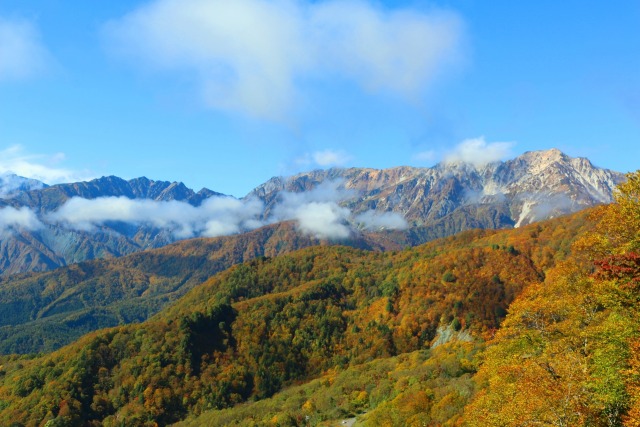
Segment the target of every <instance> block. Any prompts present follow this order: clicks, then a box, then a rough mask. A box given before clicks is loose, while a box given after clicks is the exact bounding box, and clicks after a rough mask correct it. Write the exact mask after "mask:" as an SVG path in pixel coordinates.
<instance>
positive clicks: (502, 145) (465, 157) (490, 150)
mask: <svg viewBox="0 0 640 427" xmlns="http://www.w3.org/2000/svg"><path fill="white" fill-rule="evenodd" d="M513 146H514V143H512V142H487V141H486V140H485V138H484V137H479V138H474V139H467V140H465V141H462V143H460V144H459V145H458V146H456V147H455V148H454V149H453V151H451V152H450V153H448V154H447V155H446V156H445V159H444V161H445V163H455V162H464V163H470V164H472V165H475V166H483V165H486V164H488V163H491V162H495V161H498V160H502V159H504V158H506V157H509V156H510V155H511V148H512V147H513Z"/></svg>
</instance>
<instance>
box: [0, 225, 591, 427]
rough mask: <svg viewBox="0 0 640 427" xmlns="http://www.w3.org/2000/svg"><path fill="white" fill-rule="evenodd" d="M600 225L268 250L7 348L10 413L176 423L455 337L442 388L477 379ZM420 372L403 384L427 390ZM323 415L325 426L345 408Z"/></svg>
mask: <svg viewBox="0 0 640 427" xmlns="http://www.w3.org/2000/svg"><path fill="white" fill-rule="evenodd" d="M587 228H588V227H585V215H584V214H578V215H574V216H571V217H565V218H561V219H558V220H553V221H549V222H546V223H540V224H536V225H533V226H529V227H524V228H522V229H518V230H511V231H500V232H498V231H472V232H465V233H462V234H459V235H457V236H454V237H452V238H448V239H444V240H440V241H436V242H432V243H430V244H426V245H423V246H421V247H418V248H414V249H409V248H408V249H405V250H402V251H399V252H386V253H380V252H378V253H376V252H367V251H362V250H358V249H352V248H346V247H313V248H309V249H304V250H302V251H298V252H294V253H292V254H290V255H283V256H279V257H275V258H266V257H261V258H257V259H256V260H254V261H251V262H249V263H246V264H242V265H239V266H236V267H233V268H231V269H230V270H228V271H226V272H224V273H221V274H219V275H216V276H214V277H213V278H211V279H210V280H208V281H207V282H206V283H204V284H203V285H201V286H197V287H195V288H194V289H193V290H192V291H190V292H189V293H188V294H187V295H185V296H184V297H183V298H181V299H180V300H179V301H178V302H177V303H176V304H175V305H173V306H171V307H169V308H168V309H166V310H163V311H162V312H161V313H159V314H158V315H156V316H155V317H153V318H152V319H150V320H149V321H147V322H144V323H142V324H137V325H129V326H121V327H118V328H114V329H107V330H103V331H99V332H95V333H92V334H90V335H87V336H85V337H84V338H82V339H81V340H79V341H78V342H76V343H74V344H71V345H70V346H68V347H65V348H63V349H61V350H59V351H57V352H55V353H51V354H48V355H44V356H42V357H38V358H33V359H31V358H25V357H15V356H12V357H6V358H5V360H4V362H3V367H2V372H3V376H2V380H1V386H0V401H1V403H0V407H1V408H2V411H1V412H0V423H3V424H10V422H17V423H21V424H22V425H29V426H31V425H34V426H35V425H40V424H41V423H43V422H44V421H46V420H50V423H51V424H49V425H82V424H84V425H105V426H108V425H154V423H158V424H159V425H167V424H169V423H172V422H176V421H179V420H180V419H183V418H185V417H187V416H191V415H197V414H200V413H202V412H203V411H207V410H211V409H222V408H225V407H231V406H234V405H236V404H238V403H241V402H245V401H247V400H250V399H251V400H253V399H258V400H260V399H264V398H268V397H270V396H273V395H274V394H275V393H277V392H279V391H281V390H283V389H284V388H286V387H288V386H291V385H293V384H298V383H300V382H305V381H309V380H311V379H313V378H318V377H321V376H322V375H327V374H328V373H330V372H332V370H335V372H336V373H338V372H342V371H343V370H349V369H351V368H353V369H358V368H356V367H357V366H360V365H361V364H363V363H371V362H373V361H375V360H382V359H385V358H389V357H394V356H396V355H402V354H410V353H415V352H416V351H417V352H418V353H415V355H414V356H411V357H413V358H415V360H414V359H412V360H414V361H413V362H410V363H409V365H407V370H408V372H410V371H411V369H413V368H412V366H413V365H412V364H415V365H416V369H423V368H418V365H419V364H420V363H422V362H425V360H426V359H425V358H427V359H428V363H429V364H432V363H436V364H438V363H441V362H439V361H438V360H435V359H433V360H432V359H431V358H429V357H428V353H424V352H423V351H424V350H426V349H428V348H429V347H430V346H432V345H433V344H435V343H438V344H443V343H445V342H446V341H447V340H452V341H454V342H455V341H463V342H464V341H470V342H471V343H470V344H468V345H466V344H461V347H460V348H459V349H456V348H455V347H454V348H453V349H449V350H447V347H446V346H445V347H443V348H444V349H443V350H442V351H440V350H438V351H436V350H434V351H435V353H434V354H442V355H443V357H445V356H446V357H452V358H453V359H452V360H453V361H452V362H451V363H453V365H456V363H458V364H459V363H462V366H463V367H461V368H455V367H453V368H451V369H452V370H451V372H450V374H447V375H444V376H442V379H441V380H440V385H441V386H442V387H444V388H443V389H442V390H445V388H446V387H447V386H446V384H445V383H446V379H447V378H448V376H450V377H451V378H462V377H464V378H462V379H461V381H463V382H465V383H469V382H468V379H469V378H468V377H469V376H470V375H471V374H472V373H473V372H474V371H475V365H474V364H473V363H472V362H471V361H470V360H471V359H473V357H472V355H471V353H473V352H474V351H476V350H474V348H476V346H477V345H481V342H482V338H490V337H492V336H493V334H494V332H495V331H496V329H497V328H498V327H499V325H500V322H501V320H502V319H503V317H504V316H505V314H506V312H507V309H508V307H509V304H510V303H511V302H512V301H513V299H514V298H516V297H517V295H519V294H520V293H521V292H522V290H523V289H525V288H526V287H528V286H530V285H531V284H535V283H540V282H541V281H542V280H543V279H544V277H545V271H546V270H547V269H548V268H550V267H552V266H554V265H555V264H556V263H557V262H558V261H560V260H562V259H564V258H566V257H567V255H568V252H569V247H570V245H571V243H572V241H573V240H574V239H575V237H576V236H577V235H578V234H580V233H582V232H584V231H585V230H586V229H587ZM478 340H480V341H478ZM473 343H475V344H473ZM450 345H451V344H450ZM451 352H453V355H452V356H447V355H449V354H451ZM456 355H460V357H458V356H456ZM462 359H465V360H467V361H466V362H465V361H463V360H462ZM398 360H404V359H398ZM455 360H459V361H458V362H456V361H455ZM392 363H393V362H392ZM425 363H427V362H425ZM372 369H373V368H372ZM398 369H402V368H398ZM424 369H426V371H424V372H432V371H429V369H436V368H433V367H431V368H429V367H425V368H424ZM436 372H437V369H436V370H435V371H433V373H434V375H436ZM425 375H427V374H425ZM429 375H431V374H429ZM437 375H440V374H437ZM465 375H466V376H465ZM427 376H428V375H427ZM410 378H411V375H410V374H408V375H407V376H406V381H405V380H402V381H401V384H399V385H398V386H397V387H399V391H402V390H409V389H408V388H407V387H409V386H411V387H414V386H415V387H418V385H416V384H418V383H416V380H411V379H410ZM425 380H426V377H425ZM418 381H419V382H420V381H422V380H420V379H419V378H418ZM420 384H424V382H420ZM390 386H391V385H389V387H390ZM436 386H437V387H439V386H438V385H437V384H435V383H433V384H432V387H436ZM394 387H395V386H394ZM437 387H436V388H437ZM465 387H466V389H467V390H470V389H469V388H468V387H467V386H465ZM465 387H463V388H462V389H464V388H465ZM454 389H455V387H454ZM454 389H450V390H449V392H447V393H444V392H441V391H442V390H441V391H439V392H438V393H437V399H444V400H442V401H440V400H433V399H436V394H434V397H433V398H432V397H429V398H428V399H431V400H429V402H431V403H430V405H435V406H434V407H435V408H436V409H434V411H436V412H437V411H438V409H437V408H438V407H445V406H447V405H449V403H447V402H449V401H450V400H451V399H457V400H456V401H457V402H458V403H457V404H456V407H460V408H461V407H462V406H463V405H464V403H465V402H466V400H467V399H468V398H469V397H470V395H471V394H470V393H469V392H463V391H462V389H460V390H457V389H455V390H454ZM354 391H355V389H354ZM359 391H366V388H365V389H363V390H359ZM451 393H453V394H451ZM397 396H398V393H396V392H390V391H388V390H387V392H384V393H382V394H381V395H380V396H379V397H378V398H377V400H374V401H371V400H368V399H366V398H365V395H364V394H363V395H362V396H361V397H362V398H361V399H360V400H361V401H362V403H361V405H360V407H359V409H358V410H360V409H362V410H370V411H371V410H373V409H375V408H376V407H377V406H380V405H383V404H384V405H396V406H397V405H400V402H399V401H395V400H393V399H394V398H395V397H397ZM407 396H409V395H407ZM356 397H357V396H356ZM407 399H409V398H408V397H407ZM409 400H410V399H409ZM385 402H386V403H385ZM406 403H407V404H409V403H410V402H409V401H407V402H406ZM310 405H311V403H310ZM348 410H352V411H355V408H354V409H345V411H348ZM457 412H459V411H457ZM457 412H456V411H453V413H451V414H449V415H450V417H451V418H452V419H453V418H455V417H457V415H456V413H457ZM316 415H317V417H316V419H317V421H318V422H320V421H322V420H323V419H327V418H329V417H330V416H331V415H332V414H331V413H326V414H322V413H321V412H320V413H318V414H316ZM333 415H335V413H334V414H333ZM449 415H448V416H447V417H449ZM441 416H443V415H442V414H441ZM124 420H126V421H124ZM296 422H297V421H296ZM123 423H124V424H123ZM283 425H288V424H286V423H285V424H283Z"/></svg>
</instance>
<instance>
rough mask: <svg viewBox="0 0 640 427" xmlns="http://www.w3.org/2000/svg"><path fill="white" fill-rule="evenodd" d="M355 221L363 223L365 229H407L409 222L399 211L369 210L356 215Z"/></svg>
mask: <svg viewBox="0 0 640 427" xmlns="http://www.w3.org/2000/svg"><path fill="white" fill-rule="evenodd" d="M355 221H356V222H358V223H360V224H362V226H363V228H364V229H365V230H377V229H384V230H405V229H406V228H407V227H409V224H408V223H407V221H406V220H405V219H404V217H403V216H402V215H400V214H399V213H397V212H378V211H375V210H368V211H366V212H363V213H361V214H360V215H358V216H356V217H355Z"/></svg>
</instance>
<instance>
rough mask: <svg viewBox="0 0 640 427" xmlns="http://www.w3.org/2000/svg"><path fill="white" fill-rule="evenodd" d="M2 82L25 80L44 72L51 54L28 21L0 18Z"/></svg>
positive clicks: (0, 77) (0, 70) (0, 71)
mask: <svg viewBox="0 0 640 427" xmlns="http://www.w3.org/2000/svg"><path fill="white" fill-rule="evenodd" d="M0 52H1V53H2V54H0V81H2V80H14V79H24V78H28V77H32V76H34V75H37V74H39V73H41V72H42V71H44V70H45V69H46V68H47V63H48V62H49V53H48V52H47V50H46V49H45V48H44V46H43V45H42V43H41V42H40V37H39V35H38V31H37V30H36V28H35V27H34V25H33V24H31V23H30V22H28V21H17V20H7V19H4V18H2V17H0Z"/></svg>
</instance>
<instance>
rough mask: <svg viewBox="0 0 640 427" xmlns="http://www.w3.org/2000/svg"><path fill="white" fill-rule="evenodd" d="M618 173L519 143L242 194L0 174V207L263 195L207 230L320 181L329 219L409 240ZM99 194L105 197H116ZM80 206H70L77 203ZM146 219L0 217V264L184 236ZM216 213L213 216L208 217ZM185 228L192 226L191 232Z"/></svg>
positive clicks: (502, 223)
mask: <svg viewBox="0 0 640 427" xmlns="http://www.w3.org/2000/svg"><path fill="white" fill-rule="evenodd" d="M0 179H3V178H2V177H0ZM623 180H624V176H623V175H622V174H620V173H618V172H614V171H610V170H607V169H601V168H598V167H595V166H594V165H593V164H592V163H591V162H590V161H589V160H587V159H585V158H572V157H569V156H567V155H566V154H564V153H562V152H561V151H559V150H557V149H552V150H547V151H534V152H527V153H525V154H523V155H521V156H519V157H516V158H515V159H512V160H508V161H505V162H494V163H489V164H486V165H482V166H477V165H472V164H468V163H455V162H449V163H440V164H438V165H436V166H435V167H432V168H415V167H395V168H390V169H383V170H378V169H369V168H348V169H340V168H333V169H328V170H316V171H311V172H305V173H301V174H298V175H295V176H291V177H286V178H285V177H275V178H272V179H270V180H269V181H267V182H265V183H264V184H262V185H260V186H258V187H256V188H255V189H254V190H253V191H251V192H250V193H249V194H248V195H247V196H245V197H244V198H242V199H235V198H231V197H229V196H225V195H223V194H221V193H217V192H215V191H212V190H209V189H206V188H203V189H202V190H200V191H198V192H195V191H194V190H192V189H190V188H188V187H186V186H185V185H184V184H183V183H180V182H167V181H154V180H150V179H148V178H145V177H142V178H136V179H131V180H124V179H122V178H118V177H115V176H109V177H102V178H99V179H95V180H92V181H88V182H77V183H69V184H58V185H52V186H47V185H45V184H43V183H40V182H38V181H35V180H27V179H26V178H20V177H17V176H11V177H10V179H7V180H6V182H10V183H11V188H13V189H14V190H12V192H11V193H10V195H8V194H9V193H6V194H5V195H4V196H0V212H2V210H1V209H2V208H3V207H4V208H8V207H10V208H13V209H16V210H19V209H22V210H21V211H20V214H24V215H26V214H27V213H28V212H26V211H25V209H28V210H30V211H32V212H33V213H35V215H36V216H37V217H38V218H40V219H43V218H44V219H46V218H48V216H50V215H51V214H52V213H54V214H55V213H56V212H58V211H59V210H60V209H61V208H62V207H64V206H65V204H67V203H68V202H69V201H70V200H72V199H78V198H80V199H85V200H96V199H102V198H119V199H123V200H135V201H150V202H167V203H169V202H183V203H185V204H188V205H189V206H193V207H194V208H198V207H200V206H202V205H203V203H204V202H205V201H208V200H213V199H215V198H219V197H225V199H221V200H224V203H246V204H247V205H248V204H250V203H251V201H255V200H259V201H260V202H261V203H263V204H264V206H263V207H260V206H258V207H257V208H256V205H255V204H254V205H253V209H254V210H255V209H259V210H260V211H259V212H258V211H256V212H255V213H252V212H249V213H247V214H246V215H247V217H248V218H247V219H248V220H247V221H245V222H238V223H237V224H235V226H234V227H228V226H227V227H225V225H226V224H224V223H220V224H218V223H215V224H213V225H214V226H215V227H217V228H215V227H214V228H215V229H216V230H218V229H219V230H221V231H220V234H229V233H233V232H244V231H248V230H250V229H253V228H256V227H258V226H260V225H265V224H270V223H274V222H278V221H281V220H289V219H295V218H292V217H288V216H286V214H282V212H281V211H282V203H283V199H286V198H287V197H289V198H291V195H303V196H304V195H307V196H309V197H308V198H310V200H311V201H313V200H314V199H313V197H312V196H311V195H312V194H313V192H314V191H316V190H318V189H321V188H322V186H329V187H331V188H330V190H331V191H329V192H328V193H330V194H328V195H327V194H325V195H324V196H323V197H325V198H327V200H329V199H330V201H331V202H332V203H335V206H334V207H333V208H332V209H334V210H338V209H347V210H348V211H349V212H350V213H351V216H349V217H346V216H345V217H344V218H342V219H339V221H338V222H337V223H338V225H339V226H344V227H347V226H348V227H350V228H351V229H352V230H357V229H361V230H362V229H366V230H367V231H369V232H384V230H385V228H386V227H385V225H384V224H380V225H376V226H375V227H372V226H370V225H367V224H364V223H363V222H362V221H363V219H362V218H363V216H362V215H364V217H366V214H370V213H371V212H374V213H376V214H378V213H379V214H383V213H387V214H389V213H391V214H394V215H396V217H397V218H404V220H406V222H407V226H408V227H409V228H408V230H406V231H404V232H402V233H399V232H392V231H387V233H390V234H394V233H395V237H393V239H392V240H393V241H395V242H396V244H397V243H398V242H402V243H404V244H408V245H415V244H420V243H423V242H425V241H428V240H430V239H433V238H437V237H445V236H448V235H452V234H455V233H457V232H459V231H462V230H466V229H470V228H511V227H518V226H521V225H525V224H528V223H531V222H533V221H538V220H542V219H547V218H552V217H556V216H559V215H563V214H566V213H570V212H575V211H578V210H581V209H584V208H586V207H590V206H594V205H596V204H600V203H608V202H610V201H611V200H612V194H613V189H614V188H615V186H616V185H617V184H618V183H620V182H622V181H623ZM3 182H5V181H0V184H1V183H3ZM7 188H9V187H7ZM105 200H107V202H108V203H107V205H109V204H110V203H111V201H112V200H116V199H105ZM325 201H326V200H325ZM294 202H295V201H294ZM307 202H308V200H307ZM207 203H209V202H207ZM294 204H295V203H294ZM107 207H108V206H107ZM82 209H83V207H80V208H78V211H81V210H82ZM101 209H105V206H102V207H101ZM235 209H236V211H234V212H235V213H232V214H229V215H231V216H234V215H235V216H237V215H238V214H240V213H242V209H243V205H239V206H236V208H235ZM313 209H315V207H314V206H313V204H310V205H309V211H312V210H313ZM16 212H17V211H16ZM260 212H261V213H260ZM99 213H100V212H99ZM330 213H331V214H333V213H335V212H330ZM105 215H107V214H105ZM206 215H207V212H205V213H203V214H202V216H203V217H202V218H199V217H198V218H196V220H198V221H206V220H207V217H206ZM229 215H228V216H229ZM148 216H153V213H149V214H148ZM254 216H255V217H254ZM34 218H35V217H34ZM397 218H396V219H397ZM147 219H149V221H147V222H145V221H137V222H127V221H124V220H114V221H102V222H100V223H99V224H98V225H95V226H94V225H92V226H91V227H89V226H87V227H84V228H82V227H75V228H74V227H70V226H68V224H65V223H61V222H55V221H47V220H43V225H42V226H41V227H37V228H34V229H24V228H19V227H17V226H16V227H15V230H10V231H7V230H5V231H3V228H2V226H1V225H2V224H0V232H2V235H1V236H0V274H3V275H10V274H15V273H20V272H28V271H46V270H50V269H53V268H57V267H59V266H63V265H68V264H71V263H75V262H80V261H84V260H90V259H95V258H112V257H119V256H123V255H126V254H130V253H134V252H137V251H141V250H145V249H149V248H158V247H162V246H164V245H166V244H169V243H171V242H174V241H176V240H179V239H180V238H184V237H190V235H188V233H187V235H186V236H182V235H180V234H177V233H175V226H174V228H173V229H172V228H171V224H168V225H167V224H164V223H163V222H162V221H155V222H153V221H152V220H153V218H147ZM225 220H226V219H225V218H222V219H216V221H218V222H220V221H222V222H224V221H225ZM191 235H195V236H198V234H197V233H196V232H194V233H192V234H191ZM210 235H211V234H210Z"/></svg>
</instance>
